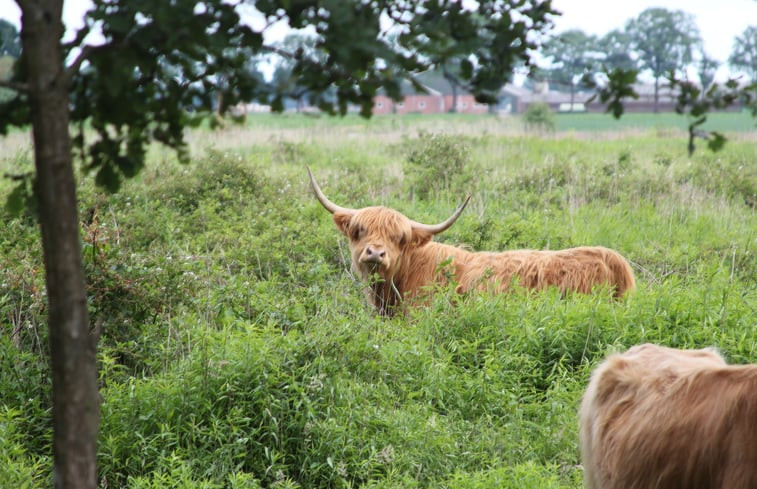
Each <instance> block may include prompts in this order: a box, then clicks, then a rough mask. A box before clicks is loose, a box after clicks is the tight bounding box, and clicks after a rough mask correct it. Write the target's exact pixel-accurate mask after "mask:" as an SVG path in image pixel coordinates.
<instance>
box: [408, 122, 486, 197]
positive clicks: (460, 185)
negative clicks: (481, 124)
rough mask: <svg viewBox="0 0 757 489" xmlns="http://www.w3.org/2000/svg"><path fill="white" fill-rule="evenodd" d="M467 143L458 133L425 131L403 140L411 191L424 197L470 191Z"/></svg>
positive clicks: (470, 174) (470, 171) (471, 169)
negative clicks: (455, 134)
mask: <svg viewBox="0 0 757 489" xmlns="http://www.w3.org/2000/svg"><path fill="white" fill-rule="evenodd" d="M469 145H470V142H469V141H467V140H466V138H464V137H461V136H453V135H447V134H434V133H425V132H421V133H420V134H419V135H418V138H417V139H412V140H408V141H406V142H405V146H406V148H407V161H408V166H407V178H408V181H409V184H410V188H411V190H412V192H413V194H414V195H417V196H418V197H419V198H421V199H427V198H428V197H429V196H430V195H431V194H439V193H443V192H448V193H449V192H451V193H457V194H462V195H465V193H470V188H468V186H469V183H470V182H471V179H472V174H473V168H472V166H471V164H470V160H469V156H468V155H469V151H470V149H469Z"/></svg>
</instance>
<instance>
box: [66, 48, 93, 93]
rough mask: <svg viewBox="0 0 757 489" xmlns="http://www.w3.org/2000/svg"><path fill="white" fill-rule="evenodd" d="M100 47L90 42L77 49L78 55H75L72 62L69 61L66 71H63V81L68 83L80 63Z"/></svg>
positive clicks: (79, 66) (76, 71)
mask: <svg viewBox="0 0 757 489" xmlns="http://www.w3.org/2000/svg"><path fill="white" fill-rule="evenodd" d="M100 47H101V46H93V45H91V44H87V45H86V46H84V47H83V48H82V49H81V51H79V55H78V56H77V57H76V59H74V62H73V63H71V64H70V65H69V66H68V67H67V68H66V71H64V72H63V82H65V84H66V85H69V84H70V83H71V80H72V79H73V78H74V75H76V73H78V72H79V68H81V65H82V63H84V61H86V60H87V59H88V58H89V57H90V56H91V55H92V53H93V52H95V51H96V50H97V49H98V48H100Z"/></svg>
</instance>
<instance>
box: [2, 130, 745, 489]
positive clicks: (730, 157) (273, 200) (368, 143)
mask: <svg viewBox="0 0 757 489" xmlns="http://www.w3.org/2000/svg"><path fill="white" fill-rule="evenodd" d="M273 121H274V122H268V123H263V122H260V121H257V122H256V121H255V120H253V121H252V122H250V126H249V127H246V128H238V127H232V128H228V129H226V130H225V131H224V132H221V133H208V132H198V133H194V134H193V135H192V136H191V144H192V147H193V148H194V158H193V161H192V162H191V164H189V165H187V166H182V165H179V164H178V163H176V162H175V159H174V158H173V157H172V155H170V153H167V152H165V151H163V150H161V149H160V148H155V149H153V150H152V151H151V153H150V154H151V156H150V158H151V161H150V164H148V166H147V168H146V170H145V171H144V172H143V173H142V174H141V175H139V176H138V177H137V178H135V179H133V180H131V181H129V182H127V183H126V185H125V186H124V188H123V190H122V191H121V193H119V194H117V195H113V196H107V195H103V194H102V193H101V192H100V191H99V190H97V189H95V188H93V187H92V184H91V182H90V181H89V180H87V179H82V181H81V185H80V190H81V191H80V197H81V206H80V215H81V218H82V221H83V222H82V241H83V243H84V260H85V266H86V270H87V274H88V289H89V297H90V312H91V315H92V320H93V321H92V322H93V327H94V328H97V330H98V332H99V333H100V344H99V357H98V358H99V362H100V382H101V392H102V395H103V406H102V422H101V430H100V440H99V445H98V450H99V480H100V484H101V486H102V487H132V488H162V487H177V488H178V487H181V488H184V487H186V488H189V487H208V488H260V487H265V488H269V487H270V488H274V487H276V488H315V487H345V488H347V487H366V488H374V487H385V488H403V487H407V488H410V487H413V488H416V487H429V488H430V487H434V488H437V487H442V488H445V487H446V488H488V487H518V488H520V487H526V488H530V487H533V488H578V487H581V485H582V473H581V467H580V461H579V458H578V450H577V426H576V417H575V413H576V409H577V405H578V402H579V400H580V396H581V394H582V392H583V389H584V387H585V385H586V381H587V379H588V375H589V373H590V371H591V369H592V367H593V366H594V365H596V363H597V362H598V361H600V360H601V359H602V358H603V357H604V355H605V354H606V353H607V352H609V351H613V350H617V349H624V348H627V347H628V346H631V345H633V344H637V343H640V342H645V341H651V342H656V343H661V344H666V345H670V346H677V347H703V346H708V345H711V346H716V347H718V348H720V349H721V350H722V351H723V352H724V354H725V355H726V356H727V357H728V358H729V360H731V361H733V362H737V363H744V362H757V332H756V329H755V325H757V306H756V305H757V253H756V252H755V251H756V247H757V210H756V208H757V199H756V198H755V194H756V193H757V190H756V189H757V173H756V171H757V170H755V165H754V164H753V162H754V161H755V159H757V149H756V148H755V146H754V145H753V144H751V143H747V142H739V141H738V140H734V141H731V142H729V144H728V145H727V146H726V149H725V150H724V151H723V152H721V153H717V154H715V155H713V154H710V153H707V152H706V151H704V150H703V151H698V152H697V153H695V154H694V156H693V157H689V156H688V155H687V154H686V150H685V140H684V139H683V138H682V137H681V138H678V137H677V136H675V135H672V136H671V135H669V134H666V135H664V136H661V135H660V134H657V133H654V132H653V133H645V134H640V133H636V132H634V133H633V134H631V135H629V136H628V137H625V138H621V137H613V138H593V137H583V136H582V137H572V136H570V135H565V134H559V133H558V134H557V135H550V136H548V137H537V136H534V135H529V134H525V133H523V132H522V131H520V130H518V131H520V132H518V131H512V132H509V130H508V131H495V130H479V131H478V132H477V131H475V130H472V128H476V127H477V128H479V129H481V128H482V127H483V126H477V124H478V122H476V120H472V119H465V118H460V119H449V118H447V119H444V124H443V126H442V125H441V124H440V123H439V121H437V120H436V119H432V118H429V119H424V118H417V120H415V122H414V121H413V119H412V118H409V119H404V120H403V121H402V122H401V124H402V127H392V124H395V123H393V122H391V121H389V119H386V120H384V121H378V122H375V124H376V125H371V124H372V123H371V122H369V123H365V125H361V124H363V123H360V124H356V123H355V122H354V121H351V120H335V121H333V122H328V121H324V120H318V121H313V120H310V119H305V122H298V121H301V119H300V120H295V119H294V118H291V117H290V118H285V119H273ZM455 121H457V122H455ZM486 121H488V122H485V124H494V123H493V122H492V121H495V119H487V120H486ZM396 124H399V123H396ZM437 125H438V126H437ZM558 125H559V118H558ZM490 127H494V126H493V125H492V126H490ZM261 133H265V135H264V136H262V135H261ZM29 158H30V156H29V152H28V151H27V150H26V149H24V148H21V149H19V150H18V151H17V152H15V153H14V154H13V155H12V157H11V158H10V160H4V162H3V164H2V165H4V166H5V167H10V165H14V168H15V167H17V166H19V165H24V164H30V162H29ZM306 165H309V166H310V167H311V168H312V169H313V170H314V172H315V173H316V175H317V177H318V179H319V182H320V183H321V186H322V187H323V189H324V191H325V192H326V193H327V194H328V195H329V196H330V197H331V198H332V199H333V200H334V201H336V202H338V203H341V204H343V205H347V206H353V207H360V206H365V205H375V204H384V205H389V206H392V207H394V208H397V209H398V210H400V211H402V212H404V213H406V214H407V215H409V216H411V217H412V218H413V219H416V220H420V221H428V222H437V221H440V220H443V219H444V218H446V217H447V216H448V215H449V213H450V212H451V211H452V210H453V209H454V208H455V207H456V205H458V204H459V203H460V202H461V201H462V199H463V198H464V196H465V194H466V193H473V199H472V201H471V204H470V206H469V207H468V209H467V210H466V211H465V213H464V214H463V216H462V217H461V218H460V219H459V221H458V222H457V223H456V224H455V225H454V226H453V227H452V228H450V229H449V230H448V231H446V232H445V233H443V234H442V235H440V236H438V237H437V239H439V240H441V241H445V242H448V243H453V244H465V245H467V246H469V247H471V248H473V249H479V250H483V249H513V248H524V247H528V248H552V249H554V248H561V247H568V246H575V245H582V244H598V245H605V246H609V247H612V248H615V249H617V250H619V251H620V252H621V253H623V254H624V255H625V256H626V257H628V259H629V260H630V261H631V262H632V264H633V267H634V270H635V272H636V275H637V280H638V289H637V290H636V292H635V293H634V294H633V295H632V296H631V297H630V298H629V299H628V300H626V301H622V302H616V301H613V300H611V299H610V298H609V297H608V295H607V294H604V293H598V294H596V295H592V296H578V295H576V296H570V297H568V298H565V299H562V298H560V296H559V294H558V293H557V292H555V291H547V292H543V293H526V292H518V293H513V294H509V295H485V294H483V295H480V294H470V295H465V296H457V295H455V294H454V293H453V291H452V290H448V289H440V290H438V292H437V293H436V294H435V296H434V300H433V301H432V303H431V304H429V305H428V306H427V307H423V308H420V309H417V310H414V311H412V312H411V313H409V314H408V315H406V316H402V317H396V318H392V319H385V318H379V317H377V316H376V315H375V314H374V312H373V311H372V310H371V309H370V307H368V306H367V305H366V303H365V300H364V298H363V294H362V290H361V289H362V287H361V284H360V283H359V282H358V281H357V280H356V279H355V277H354V276H353V275H352V274H351V272H350V270H349V253H348V251H347V249H346V242H345V239H344V238H343V237H342V236H341V235H340V234H339V233H338V231H337V230H336V228H335V227H334V225H333V223H332V222H331V219H330V216H329V215H328V213H327V212H325V211H324V210H323V209H322V208H321V207H320V205H319V204H318V203H317V202H316V201H315V199H314V198H313V197H312V194H311V191H310V189H309V187H308V183H307V178H306V173H305V166H306ZM6 169H7V168H2V170H3V171H5V170H6ZM451 173H454V174H451ZM8 189H9V184H8V183H7V182H3V183H1V184H0V193H2V194H3V195H5V194H6V193H7V191H8ZM0 249H1V252H0V260H1V261H0V266H2V272H0V320H1V321H2V325H3V329H2V334H1V335H0V407H1V408H2V409H0V487H42V486H46V485H49V478H50V466H51V460H50V429H49V426H50V411H49V402H50V400H49V396H50V385H49V384H50V373H49V370H48V367H47V360H46V355H47V346H46V345H47V342H46V336H47V332H46V325H45V294H44V282H43V273H42V264H41V254H40V251H39V236H38V231H37V228H36V226H35V224H34V219H33V216H32V215H28V214H27V215H22V216H20V217H16V218H11V217H10V216H9V215H4V216H3V219H2V220H0Z"/></svg>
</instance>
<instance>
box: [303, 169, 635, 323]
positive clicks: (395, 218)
mask: <svg viewBox="0 0 757 489" xmlns="http://www.w3.org/2000/svg"><path fill="white" fill-rule="evenodd" d="M308 175H309V176H310V183H311V184H312V187H313V191H314V192H315V195H316V197H317V198H318V201H319V202H320V203H321V205H323V207H324V208H326V210H328V211H329V212H331V213H332V214H333V219H334V223H335V224H336V226H337V228H338V229H339V230H340V231H341V232H342V233H343V234H344V235H345V236H346V237H347V238H348V239H349V247H350V252H351V255H352V266H353V269H354V270H355V271H356V272H357V274H359V275H360V276H361V277H362V278H363V279H365V280H367V281H368V282H369V284H370V286H369V289H368V297H369V300H370V301H371V303H372V304H373V305H374V306H375V307H376V309H377V310H378V312H379V314H381V315H391V314H393V313H394V312H395V311H396V309H397V308H398V307H399V306H400V305H401V304H402V303H403V301H406V300H408V299H411V298H415V297H418V296H419V293H420V292H421V290H422V289H424V288H426V289H428V287H427V286H429V285H432V284H435V283H444V282H445V281H446V278H445V277H446V276H448V275H450V274H451V275H452V278H453V279H454V281H455V282H456V283H457V289H456V290H457V291H458V292H467V291H470V290H473V289H476V290H489V291H492V292H501V291H505V290H508V289H509V288H511V286H512V284H513V283H514V282H516V281H517V283H518V284H520V285H521V286H522V287H525V288H527V289H545V288H548V287H556V288H557V289H559V290H560V291H561V292H562V293H567V292H580V293H585V294H588V293H591V292H592V291H593V290H594V289H595V288H598V287H609V288H611V290H612V293H613V295H614V296H615V297H621V296H623V295H624V294H625V293H627V292H628V291H630V290H632V289H633V288H634V275H633V270H632V269H631V267H630V265H629V264H628V262H627V261H626V260H625V259H624V258H623V257H622V256H621V255H620V254H618V253H617V252H615V251H613V250H610V249H608V248H604V247H601V246H591V247H588V246H582V247H577V248H569V249H565V250H556V251H537V250H518V251H504V252H499V253H495V252H471V251H468V250H465V249H463V248H460V247H456V246H450V245H447V244H442V243H436V242H434V241H432V239H433V237H434V235H435V234H439V233H441V232H443V231H444V230H446V229H448V228H449V227H450V226H452V224H454V222H455V221H456V220H457V218H458V217H460V214H461V213H462V212H463V209H464V208H465V206H466V205H467V204H468V201H469V200H470V196H468V198H467V199H466V200H465V202H463V204H462V205H461V206H460V207H459V208H458V209H457V210H456V211H455V212H454V213H453V214H452V215H451V216H450V217H449V218H448V219H447V220H445V221H444V222H441V223H439V224H434V225H429V224H423V223H419V222H416V221H413V220H412V219H409V218H407V217H405V216H404V215H402V214H401V213H399V212H397V211H396V210H393V209H389V208H387V207H365V208H362V209H350V208H346V207H340V206H338V205H336V204H334V203H333V202H331V201H330V200H329V199H328V198H327V197H326V196H325V195H324V193H323V192H322V191H321V189H320V187H319V186H318V184H317V183H316V181H315V178H313V174H312V173H311V172H310V169H309V168H308ZM443 264H448V265H447V267H446V268H445V269H444V270H440V268H444V267H440V265H443ZM445 271H446V272H447V273H444V272H445ZM376 277H378V280H375V278H376Z"/></svg>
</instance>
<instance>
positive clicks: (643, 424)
mask: <svg viewBox="0 0 757 489" xmlns="http://www.w3.org/2000/svg"><path fill="white" fill-rule="evenodd" d="M580 425H581V426H580V438H581V455H582V459H583V466H584V479H585V482H586V487H587V488H588V489H641V488H645V489H655V488H659V489H663V488H665V489H677V488H679V489H684V488H692V489H696V488H701V489H705V488H707V489H747V488H757V365H747V366H729V365H726V363H725V361H724V360H723V358H722V357H721V356H720V355H718V354H717V352H715V351H714V350H710V349H704V350H677V349H673V348H666V347H660V346H656V345H651V344H646V345H641V346H636V347H633V348H631V349H630V350H628V351H627V352H626V353H623V354H617V355H613V356H611V357H609V358H608V359H607V360H606V361H605V362H604V363H602V364H601V365H600V366H599V367H597V369H596V370H595V371H594V373H593V375H592V377H591V381H590V382H589V386H588V388H587V390H586V393H585V395H584V399H583V402H582V405H581V410H580Z"/></svg>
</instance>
